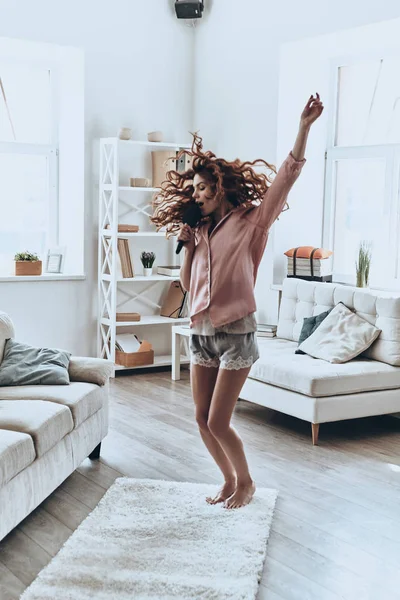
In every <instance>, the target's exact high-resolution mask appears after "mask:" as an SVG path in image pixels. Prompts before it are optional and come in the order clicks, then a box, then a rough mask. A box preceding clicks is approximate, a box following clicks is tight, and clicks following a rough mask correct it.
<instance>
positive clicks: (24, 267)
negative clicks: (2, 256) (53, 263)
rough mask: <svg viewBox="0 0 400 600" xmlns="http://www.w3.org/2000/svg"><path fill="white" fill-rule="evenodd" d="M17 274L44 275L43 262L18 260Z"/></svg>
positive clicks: (16, 262)
mask: <svg viewBox="0 0 400 600" xmlns="http://www.w3.org/2000/svg"><path fill="white" fill-rule="evenodd" d="M15 274H16V275H18V276H28V277H32V276H35V275H36V276H37V275H41V274H42V261H41V260H35V261H30V260H16V261H15Z"/></svg>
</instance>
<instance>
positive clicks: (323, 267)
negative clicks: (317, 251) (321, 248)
mask: <svg viewBox="0 0 400 600" xmlns="http://www.w3.org/2000/svg"><path fill="white" fill-rule="evenodd" d="M287 276H288V277H298V278H299V279H311V278H312V279H320V280H323V281H328V280H329V279H330V280H332V257H331V256H330V257H328V258H313V259H310V258H296V270H295V268H294V260H293V257H292V256H288V257H287Z"/></svg>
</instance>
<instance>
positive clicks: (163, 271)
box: [157, 265, 181, 278]
mask: <svg viewBox="0 0 400 600" xmlns="http://www.w3.org/2000/svg"><path fill="white" fill-rule="evenodd" d="M180 271H181V268H180V266H179V265H172V266H166V267H164V266H159V267H157V273H158V275H168V276H169V277H178V278H179V273H180Z"/></svg>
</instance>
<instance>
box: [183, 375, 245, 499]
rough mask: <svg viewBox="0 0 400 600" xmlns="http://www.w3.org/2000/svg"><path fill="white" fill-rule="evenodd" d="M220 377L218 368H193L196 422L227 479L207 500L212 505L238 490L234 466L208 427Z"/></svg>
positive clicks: (192, 378) (192, 382) (192, 383)
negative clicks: (217, 491) (215, 389)
mask: <svg viewBox="0 0 400 600" xmlns="http://www.w3.org/2000/svg"><path fill="white" fill-rule="evenodd" d="M217 376H218V368H215V367H202V366H200V365H192V366H191V373H190V379H191V386H192V394H193V399H194V403H195V406H196V421H197V424H198V426H199V430H200V435H201V437H202V439H203V442H204V443H205V445H206V447H207V449H208V451H209V453H210V454H211V456H212V457H213V459H214V460H215V462H216V463H217V465H218V466H219V468H220V469H221V471H222V474H223V476H224V479H225V483H224V485H223V487H222V489H221V490H220V492H219V493H218V494H217V495H216V496H215V498H207V502H209V503H210V504H216V503H217V502H224V501H225V500H226V499H227V498H229V496H231V495H232V494H233V492H234V491H235V489H236V473H235V469H234V468H233V465H232V463H231V461H230V460H229V458H228V457H227V455H226V454H225V452H224V450H223V449H222V447H221V445H220V443H219V442H218V440H217V439H215V437H214V436H213V434H212V433H211V431H210V430H209V427H208V424H207V422H208V418H209V412H210V405H211V399H212V397H213V393H214V387H215V382H216V380H217Z"/></svg>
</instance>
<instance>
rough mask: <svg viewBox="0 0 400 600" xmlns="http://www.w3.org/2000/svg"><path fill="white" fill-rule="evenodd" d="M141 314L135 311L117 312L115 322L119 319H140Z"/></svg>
mask: <svg viewBox="0 0 400 600" xmlns="http://www.w3.org/2000/svg"><path fill="white" fill-rule="evenodd" d="M140 319H141V316H140V314H139V313H137V312H117V322H120V321H140Z"/></svg>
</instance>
